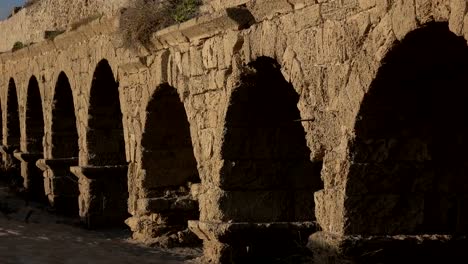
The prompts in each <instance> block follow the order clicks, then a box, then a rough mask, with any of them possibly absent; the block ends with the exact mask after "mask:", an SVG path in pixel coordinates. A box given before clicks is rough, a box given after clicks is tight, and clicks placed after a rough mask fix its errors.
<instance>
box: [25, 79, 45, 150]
mask: <svg viewBox="0 0 468 264" xmlns="http://www.w3.org/2000/svg"><path fill="white" fill-rule="evenodd" d="M43 137H44V116H43V115H42V101H41V92H40V91H39V84H38V83H37V79H36V77H34V76H33V77H31V79H30V80H29V85H28V93H27V104H26V150H27V151H28V152H30V153H42V152H43V147H42V138H43Z"/></svg>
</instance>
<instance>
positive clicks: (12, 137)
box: [6, 79, 21, 148]
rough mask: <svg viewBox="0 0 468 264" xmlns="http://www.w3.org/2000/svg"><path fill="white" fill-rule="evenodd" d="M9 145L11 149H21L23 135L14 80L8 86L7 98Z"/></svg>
mask: <svg viewBox="0 0 468 264" xmlns="http://www.w3.org/2000/svg"><path fill="white" fill-rule="evenodd" d="M6 135H7V138H6V139H7V145H8V146H9V147H14V148H19V145H20V140H21V133H20V122H19V112H18V95H17V94H16V85H15V81H14V80H13V79H10V82H9V84H8V97H7V132H6Z"/></svg>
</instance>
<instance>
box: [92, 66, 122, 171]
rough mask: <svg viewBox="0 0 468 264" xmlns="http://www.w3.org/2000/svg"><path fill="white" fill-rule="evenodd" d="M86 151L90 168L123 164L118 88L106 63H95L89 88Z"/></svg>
mask: <svg viewBox="0 0 468 264" xmlns="http://www.w3.org/2000/svg"><path fill="white" fill-rule="evenodd" d="M91 85H92V86H91V102H90V109H89V122H88V126H89V131H88V134H87V141H88V142H87V143H88V150H89V153H90V154H91V155H90V157H89V160H88V164H90V165H118V164H125V142H124V137H123V125H122V112H121V109H120V99H119V89H118V87H119V85H118V83H117V82H116V81H115V80H114V75H113V73H112V69H111V67H110V66H109V63H108V62H107V61H106V60H102V61H101V62H99V63H98V65H97V67H96V71H95V72H94V76H93V82H92V84H91Z"/></svg>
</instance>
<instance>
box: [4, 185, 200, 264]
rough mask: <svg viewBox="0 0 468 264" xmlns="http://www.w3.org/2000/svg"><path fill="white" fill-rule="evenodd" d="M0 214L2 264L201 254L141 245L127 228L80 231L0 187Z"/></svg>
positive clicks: (169, 261) (164, 261)
mask: <svg viewBox="0 0 468 264" xmlns="http://www.w3.org/2000/svg"><path fill="white" fill-rule="evenodd" d="M0 211H1V212H0V263H1V264H23V263H24V264H43V263H44V264H74V263H76V264H85V263H90V264H91V263H92V264H101V263H102V264H104V263H109V264H111V263H112V264H117V263H132V264H135V263H138V264H146V263H153V264H158V263H161V264H173V263H188V262H191V261H188V260H190V259H193V258H195V257H197V256H199V255H200V254H201V250H200V249H173V250H163V249H157V248H148V247H144V246H141V245H138V244H136V243H134V242H132V241H131V240H130V239H129V236H130V232H129V231H127V230H110V231H106V232H102V231H101V232H96V231H88V230H85V229H82V228H80V227H77V226H74V225H73V224H74V223H76V220H75V219H70V218H63V217H59V216H56V215H53V214H51V213H48V212H47V211H46V210H45V208H44V206H42V207H41V205H39V204H32V203H31V204H29V205H26V204H25V201H23V200H21V199H19V198H17V197H14V196H13V195H11V193H9V192H8V189H7V188H6V187H4V186H1V185H0ZM31 212H32V213H31ZM28 214H30V217H29V219H28V221H25V218H27V215H28Z"/></svg>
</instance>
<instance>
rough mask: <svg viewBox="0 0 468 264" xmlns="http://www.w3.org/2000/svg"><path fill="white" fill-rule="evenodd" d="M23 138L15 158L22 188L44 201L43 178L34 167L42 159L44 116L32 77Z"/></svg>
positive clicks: (36, 83) (35, 81) (36, 86)
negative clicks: (19, 150)
mask: <svg viewBox="0 0 468 264" xmlns="http://www.w3.org/2000/svg"><path fill="white" fill-rule="evenodd" d="M24 125H25V138H24V139H23V140H22V143H21V151H22V152H19V153H15V154H14V155H15V157H16V158H18V159H19V160H20V161H21V176H22V177H23V178H24V187H25V189H26V190H27V192H28V194H29V195H30V196H31V198H33V199H35V200H39V201H45V197H46V195H45V189H44V178H43V176H42V173H41V171H40V170H39V168H38V167H36V162H37V161H38V160H39V159H41V158H43V152H44V148H43V144H42V142H43V139H44V115H43V108H42V97H41V91H40V90H39V83H38V81H37V79H36V77H35V76H34V75H33V76H32V77H31V78H30V79H29V82H28V87H27V91H26V113H25V122H24Z"/></svg>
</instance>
